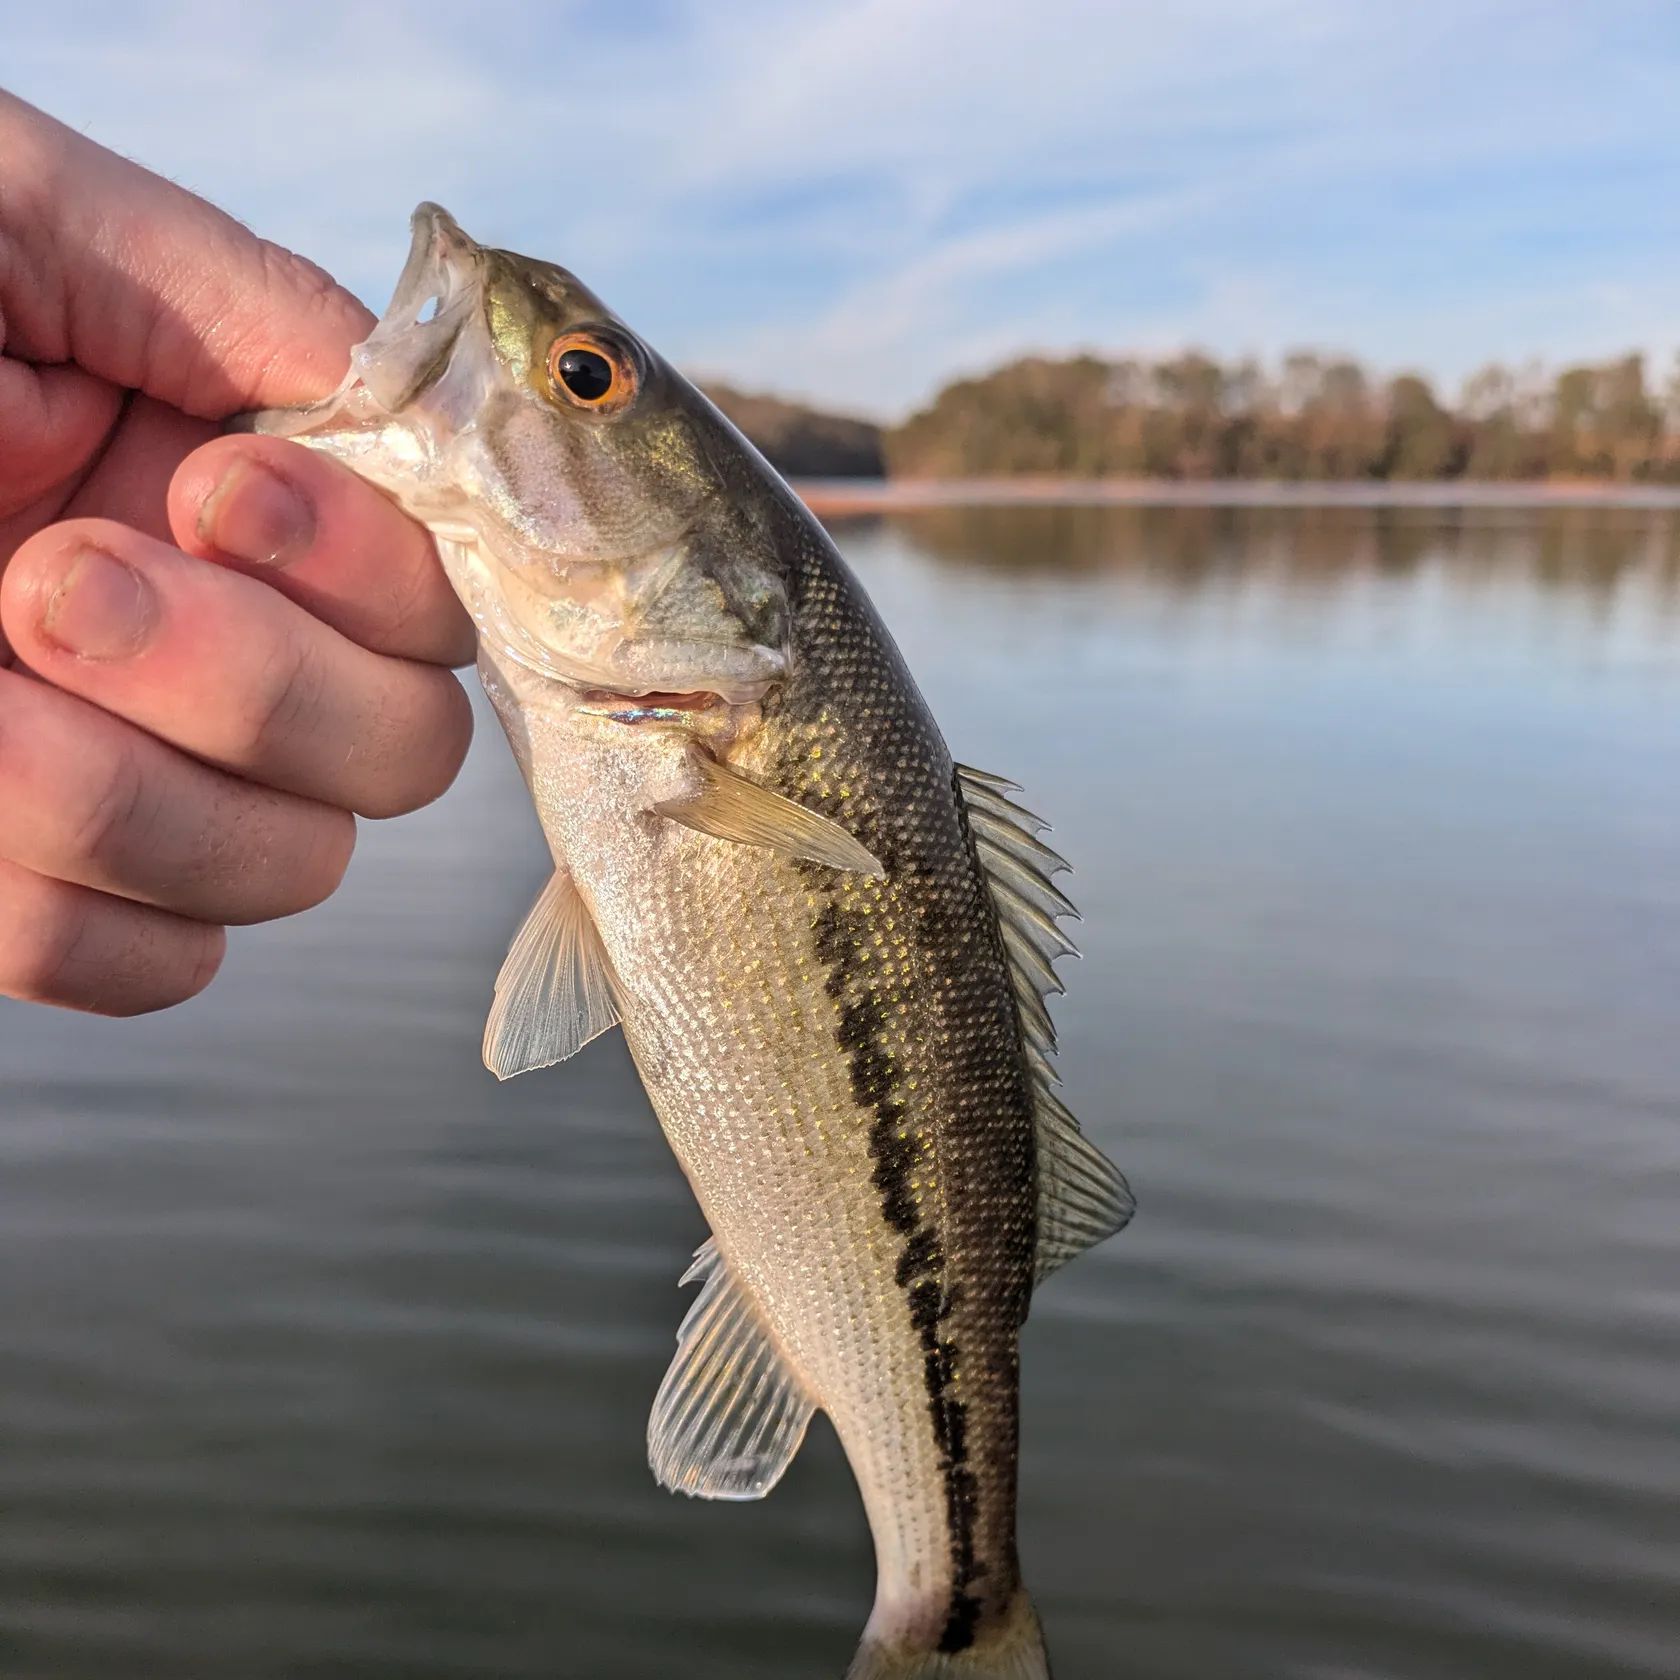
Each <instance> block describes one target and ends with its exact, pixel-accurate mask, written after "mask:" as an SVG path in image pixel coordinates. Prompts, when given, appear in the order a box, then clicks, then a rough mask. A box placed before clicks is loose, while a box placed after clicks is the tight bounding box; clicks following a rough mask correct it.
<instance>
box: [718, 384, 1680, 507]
mask: <svg viewBox="0 0 1680 1680" xmlns="http://www.w3.org/2000/svg"><path fill="white" fill-rule="evenodd" d="M707 389H708V391H709V393H710V394H711V396H712V397H713V399H714V400H715V401H717V402H718V403H719V406H720V407H722V408H723V409H724V411H725V412H726V413H727V414H729V415H730V417H731V418H732V419H733V420H734V421H735V423H736V424H737V425H739V426H740V427H741V428H742V430H743V431H745V432H746V433H747V435H748V436H749V437H750V438H752V440H753V441H754V442H755V443H756V444H757V445H758V446H759V448H760V449H762V450H763V451H764V453H765V454H766V455H767V456H768V457H769V459H770V460H771V462H772V463H773V464H774V465H776V466H777V467H778V468H780V469H781V470H782V471H783V472H786V473H788V474H789V475H791V476H799V477H846V476H863V477H879V476H881V475H883V474H885V475H887V476H890V477H893V478H907V479H916V478H997V477H1012V476H1023V475H1035V476H1055V477H1071V478H1164V479H1277V480H1342V481H1362V480H1363V481H1371V480H1378V481H1380V480H1401V481H1405V480H1409V481H1426V480H1439V479H1454V478H1465V479H1482V480H1495V481H1497V480H1523V479H1529V480H1545V479H1553V480H1557V479H1562V480H1567V479H1600V480H1609V481H1620V482H1629V483H1631V482H1646V483H1680V370H1677V372H1676V374H1675V375H1674V376H1673V377H1671V378H1670V379H1669V380H1668V381H1667V382H1666V384H1664V385H1662V386H1661V387H1660V388H1655V387H1654V386H1653V384H1652V382H1651V380H1650V379H1649V377H1648V374H1647V369H1646V363H1645V358H1644V357H1643V356H1640V355H1627V356H1622V357H1618V358H1616V359H1614V360H1612V361H1608V362H1602V363H1594V364H1587V365H1582V366H1577V367H1569V368H1565V369H1563V370H1562V371H1560V372H1546V371H1544V370H1542V369H1541V368H1540V367H1539V366H1538V365H1536V364H1529V365H1528V366H1525V367H1523V368H1517V369H1512V368H1507V367H1503V366H1500V365H1498V364H1495V365H1492V366H1489V367H1487V368H1484V369H1483V370H1482V371H1481V372H1479V373H1477V374H1476V375H1475V376H1474V377H1473V378H1471V379H1469V380H1468V381H1466V383H1465V385H1464V388H1463V390H1462V392H1461V393H1460V394H1459V396H1458V398H1457V400H1456V402H1454V403H1452V404H1451V405H1449V404H1447V403H1446V402H1444V401H1443V400H1442V399H1441V398H1440V397H1439V396H1438V395H1437V394H1436V392H1435V390H1434V389H1433V388H1432V387H1431V385H1430V383H1429V382H1428V381H1427V380H1426V379H1423V378H1422V377H1420V376H1418V375H1417V374H1411V373H1403V374H1400V375H1398V376H1396V377H1393V378H1387V379H1379V378H1377V377H1375V376H1373V375H1372V374H1371V373H1370V372H1368V371H1367V370H1366V369H1365V368H1363V367H1362V366H1361V365H1360V364H1359V363H1358V362H1355V361H1352V360H1350V359H1348V358H1346V357H1337V356H1325V355H1319V354H1316V353H1314V352H1310V351H1301V352H1297V353H1295V354H1293V355H1290V356H1287V357H1285V358H1284V360H1283V362H1282V363H1281V365H1279V366H1277V367H1275V368H1267V367H1265V366H1263V365H1262V364H1260V363H1259V362H1256V361H1252V360H1245V361H1240V362H1230V363H1222V362H1219V361H1215V360H1214V359H1213V358H1211V357H1209V356H1205V355H1201V354H1199V353H1197V352H1189V353H1186V354H1183V355H1179V356H1174V357H1170V358H1166V359H1163V360H1156V361H1150V360H1145V359H1141V358H1135V357H1127V358H1123V359H1118V360H1108V359H1105V358H1103V357H1100V356H1094V355H1084V356H1073V357H1067V358H1062V359H1056V358H1051V357H1044V356H1028V357H1023V358H1021V359H1020V360H1018V361H1014V362H1011V363H1009V364H1008V365H1007V366H1005V367H1001V368H998V369H997V370H996V371H995V372H992V373H989V374H985V375H983V376H981V377H979V378H973V379H960V380H956V381H954V382H952V383H951V384H948V385H946V386H945V387H944V389H942V390H941V391H940V392H939V393H938V394H937V395H936V396H935V397H934V399H933V400H932V402H930V403H929V404H928V405H927V406H926V407H925V408H923V409H921V410H919V411H918V412H916V413H915V414H912V415H911V416H910V417H909V419H907V420H906V421H904V423H903V424H902V425H898V426H887V427H877V426H874V425H872V424H871V423H870V422H868V421H864V420H857V419H850V418H844V417H840V416H836V415H830V414H824V413H821V412H820V411H818V410H815V409H812V408H808V407H805V406H804V405H802V404H798V403H789V402H784V401H781V400H780V399H777V398H766V397H749V396H745V395H743V394H741V393H740V392H737V391H735V390H733V389H730V388H729V387H726V386H715V385H709V386H708V387H707Z"/></svg>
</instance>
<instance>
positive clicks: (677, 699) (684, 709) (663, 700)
mask: <svg viewBox="0 0 1680 1680" xmlns="http://www.w3.org/2000/svg"><path fill="white" fill-rule="evenodd" d="M577 697H578V698H577V709H578V710H579V711H580V712H583V713H586V714H587V715H589V716H591V717H600V718H607V719H610V720H611V721H612V722H614V723H677V722H682V721H684V720H686V719H692V718H698V717H700V716H701V715H702V714H704V713H706V712H711V711H723V712H727V711H730V710H732V705H731V702H730V701H729V700H728V699H727V698H726V697H725V696H724V695H722V694H718V693H716V692H715V691H713V690H711V689H705V688H700V689H693V690H689V691H687V692H684V693H680V694H673V693H667V692H663V691H661V690H658V689H650V690H648V691H647V692H645V693H640V694H626V693H624V692H623V691H622V690H619V689H615V688H580V689H579V690H578V691H577Z"/></svg>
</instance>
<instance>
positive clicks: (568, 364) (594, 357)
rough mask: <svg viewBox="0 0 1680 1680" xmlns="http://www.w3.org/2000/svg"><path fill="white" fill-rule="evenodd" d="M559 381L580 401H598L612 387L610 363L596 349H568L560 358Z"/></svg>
mask: <svg viewBox="0 0 1680 1680" xmlns="http://www.w3.org/2000/svg"><path fill="white" fill-rule="evenodd" d="M560 382H561V384H563V385H564V386H565V387H566V389H567V390H568V391H570V392H571V393H572V395H573V396H574V397H576V398H577V399H578V400H579V401H580V402H599V401H600V400H601V398H602V397H604V396H605V395H606V394H607V392H608V391H610V390H611V389H612V382H613V369H612V363H611V362H609V361H608V360H607V358H606V357H605V356H603V355H602V354H601V353H600V352H599V351H598V350H568V351H567V352H566V353H565V354H564V355H563V356H562V357H561V358H560Z"/></svg>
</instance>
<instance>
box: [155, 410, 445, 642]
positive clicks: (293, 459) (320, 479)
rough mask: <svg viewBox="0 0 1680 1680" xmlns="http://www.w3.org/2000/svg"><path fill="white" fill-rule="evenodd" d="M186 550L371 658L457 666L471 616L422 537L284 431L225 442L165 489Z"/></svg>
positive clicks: (380, 499) (193, 458)
mask: <svg viewBox="0 0 1680 1680" xmlns="http://www.w3.org/2000/svg"><path fill="white" fill-rule="evenodd" d="M169 519H170V524H171V525H172V527H173V528H174V532H175V540H176V541H177V542H178V543H179V544H180V545H181V547H182V548H184V549H185V550H186V551H187V553H189V554H196V555H198V556H200V557H201V558H203V559H206V560H216V561H218V562H220V563H221V564H223V565H228V566H233V567H235V568H236V569H237V570H239V571H242V572H244V573H245V574H246V575H247V576H249V577H256V578H261V579H262V581H263V582H264V583H268V584H272V585H273V586H274V588H276V589H278V590H279V591H280V592H281V593H282V594H283V595H285V596H286V597H287V598H288V599H290V600H293V601H296V602H297V603H298V605H299V606H301V607H304V608H306V609H307V610H308V611H309V612H311V613H313V614H314V616H315V617H316V618H319V619H321V620H322V621H323V622H325V623H327V624H330V625H332V626H333V628H334V629H335V630H338V631H340V632H342V633H343V634H344V635H346V636H348V637H349V638H350V640H351V641H353V642H359V643H361V645H362V646H363V647H365V648H369V649H371V650H372V651H373V652H375V653H387V654H394V655H396V656H398V657H400V658H404V659H424V660H429V661H431V662H433V663H435V664H439V665H465V664H468V663H469V662H470V661H471V659H472V656H473V647H474V635H473V627H472V620H471V619H469V618H468V617H467V614H466V610H465V609H464V608H463V607H462V606H461V603H460V601H459V600H457V598H456V595H455V591H454V590H453V589H451V588H450V587H449V580H448V579H447V578H446V577H445V576H444V574H443V568H442V567H441V566H440V565H439V564H438V557H437V551H436V550H435V549H434V548H433V546H432V539H431V537H430V536H429V535H428V534H427V533H426V531H424V530H423V529H422V528H421V527H420V526H419V525H417V524H415V523H414V521H413V520H412V519H410V518H409V517H408V516H407V515H406V514H405V513H403V512H402V510H401V509H400V508H398V507H397V505H396V504H395V503H394V502H392V501H391V500H390V499H389V497H387V496H384V495H382V494H381V493H380V492H379V491H377V490H375V489H374V488H373V487H372V485H370V484H367V483H364V482H363V480H361V479H359V478H357V477H356V475H355V474H354V473H353V472H351V471H350V470H349V469H348V468H347V467H343V466H340V465H339V464H338V463H337V462H336V461H333V460H329V459H328V458H327V457H326V456H324V455H317V454H316V453H315V452H314V451H313V450H309V449H305V448H303V446H302V445H301V444H296V443H288V442H286V441H285V439H283V438H270V437H248V436H242V437H225V438H218V439H216V441H215V442H214V443H207V444H205V446H204V447H203V448H202V449H199V450H197V451H195V452H194V453H193V454H192V455H190V456H189V457H188V458H187V460H186V461H185V462H184V463H183V465H182V467H181V470H180V471H179V472H178V473H176V475H175V481H174V483H173V484H171V485H170V487H169Z"/></svg>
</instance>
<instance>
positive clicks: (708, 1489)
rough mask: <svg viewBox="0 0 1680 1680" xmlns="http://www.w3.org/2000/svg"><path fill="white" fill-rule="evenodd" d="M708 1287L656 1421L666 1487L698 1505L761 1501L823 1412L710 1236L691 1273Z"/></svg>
mask: <svg viewBox="0 0 1680 1680" xmlns="http://www.w3.org/2000/svg"><path fill="white" fill-rule="evenodd" d="M682 1281H683V1282H684V1283H694V1282H696V1281H699V1282H702V1283H703V1284H704V1286H705V1287H704V1288H702V1289H701V1291H700V1296H699V1299H698V1300H696V1301H695V1303H694V1305H693V1306H692V1307H690V1308H689V1309H688V1316H687V1317H686V1318H685V1319H684V1320H683V1322H682V1329H680V1330H679V1331H678V1332H677V1356H676V1358H675V1359H673V1360H672V1361H671V1368H670V1370H668V1371H667V1372H666V1373H665V1380H664V1381H663V1382H662V1383H661V1384H660V1385H659V1393H658V1395H657V1396H656V1397H655V1399H654V1402H653V1415H652V1416H651V1417H649V1419H648V1463H649V1465H650V1466H651V1467H652V1469H653V1473H654V1476H655V1477H656V1479H657V1480H658V1482H659V1485H660V1486H661V1487H667V1488H670V1489H671V1491H672V1492H673V1493H687V1494H692V1495H693V1496H694V1497H695V1498H696V1499H762V1498H763V1497H764V1495H765V1494H767V1493H768V1492H769V1491H770V1490H771V1488H773V1487H774V1486H775V1485H776V1483H777V1482H779V1481H780V1480H781V1479H782V1472H783V1471H785V1470H786V1469H787V1467H788V1465H789V1464H791V1463H792V1462H793V1455H794V1454H795V1453H796V1452H798V1451H799V1443H800V1442H801V1441H803V1440H804V1439H805V1427H806V1425H807V1424H809V1423H810V1421H811V1413H812V1412H814V1411H815V1410H816V1407H815V1405H814V1404H813V1403H812V1401H811V1400H810V1398H809V1397H808V1396H807V1395H806V1393H805V1391H804V1389H803V1388H802V1387H801V1386H800V1384H799V1381H798V1379H797V1378H796V1377H795V1376H794V1374H793V1372H792V1371H790V1370H789V1369H788V1366H787V1362H786V1361H785V1360H784V1359H783V1358H782V1356H781V1354H780V1353H779V1352H778V1351H777V1350H776V1347H775V1345H774V1344H773V1343H772V1342H771V1340H770V1337H769V1335H768V1333H767V1332H766V1331H765V1329H764V1326H763V1324H762V1323H760V1321H759V1317H758V1312H757V1309H756V1308H755V1307H754V1306H753V1304H752V1303H751V1302H750V1301H749V1300H748V1299H747V1297H746V1295H745V1294H744V1293H743V1292H742V1290H741V1287H740V1285H739V1284H737V1283H736V1281H735V1279H734V1278H733V1277H732V1276H731V1275H730V1271H729V1268H728V1266H727V1265H726V1264H725V1263H724V1258H723V1256H722V1255H721V1254H719V1253H718V1248H717V1243H716V1242H715V1241H714V1240H712V1239H711V1238H708V1239H707V1240H706V1242H705V1243H704V1244H702V1245H701V1247H700V1249H699V1250H698V1252H697V1253H696V1254H695V1256H694V1264H693V1265H692V1266H690V1267H689V1269H688V1270H687V1271H686V1272H685V1273H683V1278H682Z"/></svg>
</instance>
